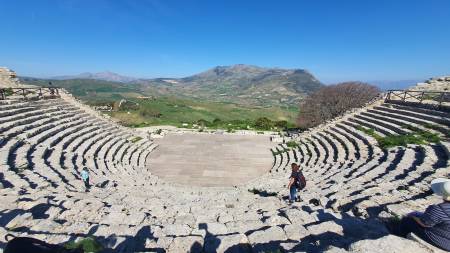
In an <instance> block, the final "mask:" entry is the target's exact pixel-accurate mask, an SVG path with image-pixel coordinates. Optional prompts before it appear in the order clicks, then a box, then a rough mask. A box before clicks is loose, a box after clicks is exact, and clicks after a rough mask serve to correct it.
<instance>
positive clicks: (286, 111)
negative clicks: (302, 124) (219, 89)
mask: <svg viewBox="0 0 450 253" xmlns="http://www.w3.org/2000/svg"><path fill="white" fill-rule="evenodd" d="M133 101H136V102H138V103H139V108H135V109H130V110H120V111H117V112H111V113H109V114H110V115H111V116H112V117H114V118H117V119H118V120H120V121H121V122H122V123H123V124H124V125H128V126H147V125H174V126H181V125H182V123H192V122H197V121H200V120H205V121H208V122H213V121H214V120H216V121H218V120H220V121H222V122H224V123H226V125H228V124H233V122H232V121H238V120H239V121H255V120H256V119H258V118H261V117H266V118H268V119H270V120H272V121H283V120H285V121H287V122H289V123H291V124H292V123H293V122H294V121H295V117H296V116H297V114H298V111H297V109H296V108H293V107H291V108H289V107H286V108H281V107H270V108H257V107H253V108H251V107H244V106H240V105H236V104H230V103H217V102H208V101H194V100H188V99H180V98H175V97H160V98H157V99H155V100H150V101H138V100H133Z"/></svg>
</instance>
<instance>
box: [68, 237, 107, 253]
mask: <svg viewBox="0 0 450 253" xmlns="http://www.w3.org/2000/svg"><path fill="white" fill-rule="evenodd" d="M64 247H65V248H66V249H79V248H81V249H83V251H84V252H90V253H97V252H100V251H102V250H103V247H102V245H101V244H100V243H98V242H97V241H96V240H95V239H94V238H93V237H88V238H84V239H82V240H79V241H78V242H67V243H66V244H65V245H64Z"/></svg>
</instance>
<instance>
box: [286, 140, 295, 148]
mask: <svg viewBox="0 0 450 253" xmlns="http://www.w3.org/2000/svg"><path fill="white" fill-rule="evenodd" d="M286 146H288V147H289V148H296V147H298V143H297V142H296V141H288V142H286Z"/></svg>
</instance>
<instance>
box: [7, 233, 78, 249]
mask: <svg viewBox="0 0 450 253" xmlns="http://www.w3.org/2000/svg"><path fill="white" fill-rule="evenodd" d="M8 237H13V238H14V239H12V240H11V241H10V240H9V239H8ZM5 240H6V241H8V243H7V244H6V247H5V249H4V251H3V253H83V252H84V251H83V249H72V250H68V249H65V248H64V247H63V246H60V245H55V244H49V243H46V242H44V241H41V240H38V239H35V238H31V237H15V236H14V235H11V234H7V235H5Z"/></svg>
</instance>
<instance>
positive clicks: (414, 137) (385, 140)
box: [357, 125, 441, 149]
mask: <svg viewBox="0 0 450 253" xmlns="http://www.w3.org/2000/svg"><path fill="white" fill-rule="evenodd" d="M404 128H406V129H409V130H410V131H411V133H405V134H398V135H387V136H384V137H382V136H380V135H378V134H377V133H375V130H374V129H370V128H364V127H361V126H359V127H357V129H358V130H360V131H361V132H364V133H365V134H367V135H369V136H372V137H373V138H374V139H375V140H377V142H378V145H379V146H380V148H382V149H387V148H391V147H398V146H402V147H406V146H407V145H408V144H415V145H426V144H428V143H439V142H440V141H441V139H440V137H439V135H438V134H435V133H430V132H427V131H424V130H422V129H420V128H417V127H414V126H411V125H405V126H404Z"/></svg>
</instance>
